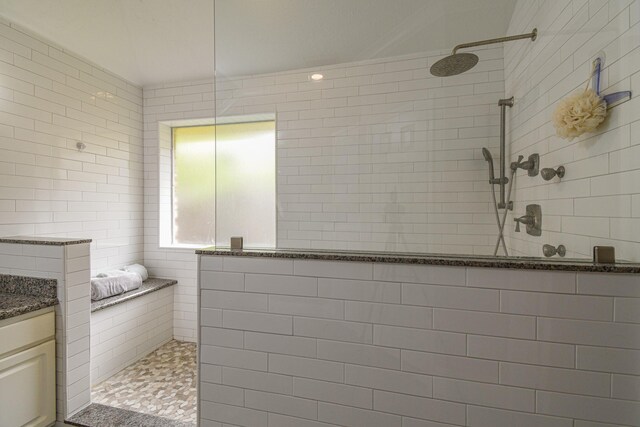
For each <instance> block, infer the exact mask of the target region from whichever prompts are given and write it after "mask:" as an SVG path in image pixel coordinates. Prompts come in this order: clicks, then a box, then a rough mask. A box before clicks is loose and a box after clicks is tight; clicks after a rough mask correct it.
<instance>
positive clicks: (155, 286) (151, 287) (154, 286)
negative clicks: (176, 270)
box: [91, 278, 178, 313]
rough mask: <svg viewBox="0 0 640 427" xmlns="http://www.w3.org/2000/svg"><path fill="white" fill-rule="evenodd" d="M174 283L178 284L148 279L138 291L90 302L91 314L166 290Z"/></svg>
mask: <svg viewBox="0 0 640 427" xmlns="http://www.w3.org/2000/svg"><path fill="white" fill-rule="evenodd" d="M176 283H178V282H177V281H176V280H173V279H160V278H149V279H147V280H145V281H144V282H142V286H140V287H139V288H138V289H134V290H132V291H129V292H125V293H123V294H120V295H114V296H112V297H109V298H105V299H101V300H98V301H91V312H92V313H93V312H95V311H99V310H102V309H105V308H107V307H112V306H114V305H118V304H122V303H123V302H126V301H129V300H132V299H134V298H138V297H141V296H143V295H146V294H150V293H151V292H155V291H159V290H160V289H163V288H166V287H167V286H171V285H175V284H176Z"/></svg>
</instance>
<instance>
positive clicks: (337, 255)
mask: <svg viewBox="0 0 640 427" xmlns="http://www.w3.org/2000/svg"><path fill="white" fill-rule="evenodd" d="M196 254H199V255H211V256H233V257H260V258H288V259H307V260H323V261H351V262H375V263H392V264H423V265H442V266H451V267H487V268H515V269H526V270H553V271H586V272H601V273H628V274H629V273H630V274H638V273H640V264H632V263H622V262H620V263H616V264H595V263H593V262H590V261H586V260H578V259H559V258H554V259H546V258H534V257H526V258H525V257H508V258H507V257H489V256H453V255H444V254H443V255H433V254H411V253H398V254H387V253H380V252H335V251H294V250H280V249H278V250H268V249H265V250H241V251H238V250H231V249H228V248H215V247H211V248H204V249H198V250H196Z"/></svg>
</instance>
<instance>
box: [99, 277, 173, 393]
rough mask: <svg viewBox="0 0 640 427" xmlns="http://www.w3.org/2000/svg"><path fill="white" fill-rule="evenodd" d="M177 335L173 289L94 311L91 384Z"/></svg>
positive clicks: (105, 377)
mask: <svg viewBox="0 0 640 427" xmlns="http://www.w3.org/2000/svg"><path fill="white" fill-rule="evenodd" d="M172 338H173V289H172V288H171V287H169V288H165V289H161V290H159V291H158V292H153V293H150V294H147V295H144V296H142V297H140V298H136V299H135V300H132V301H127V302H125V303H122V304H119V305H116V306H113V307H107V308H105V309H103V310H100V311H96V312H94V313H91V384H92V385H95V384H98V383H99V382H101V381H104V380H106V379H107V378H109V377H111V376H112V375H114V374H115V373H117V372H119V371H121V370H122V369H124V368H126V367H127V366H129V365H131V364H132V363H133V362H135V361H136V360H138V359H141V358H143V357H145V356H147V355H148V354H149V353H150V352H152V351H153V350H155V349H156V348H158V347H160V346H161V345H162V344H165V343H167V342H169V341H170V340H171V339H172Z"/></svg>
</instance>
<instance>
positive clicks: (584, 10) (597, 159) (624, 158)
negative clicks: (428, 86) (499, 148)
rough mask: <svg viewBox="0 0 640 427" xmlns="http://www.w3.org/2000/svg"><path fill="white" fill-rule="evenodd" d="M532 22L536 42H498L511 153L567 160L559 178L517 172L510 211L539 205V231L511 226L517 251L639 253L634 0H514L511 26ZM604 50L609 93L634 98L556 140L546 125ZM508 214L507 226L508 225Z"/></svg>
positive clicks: (516, 29)
mask: <svg viewBox="0 0 640 427" xmlns="http://www.w3.org/2000/svg"><path fill="white" fill-rule="evenodd" d="M533 27H537V28H538V39H537V40H536V41H535V42H534V43H523V42H518V43H510V44H507V45H505V48H504V63H505V87H506V94H507V96H511V95H513V96H515V105H514V107H513V108H512V109H511V111H510V114H509V137H508V141H510V151H511V155H510V157H511V158H515V157H516V156H517V155H519V154H522V155H524V156H525V157H526V156H528V155H529V154H531V153H533V152H538V153H540V156H541V159H540V162H541V167H553V168H556V167H558V166H560V165H564V166H565V167H566V170H567V173H566V176H565V177H564V178H563V179H562V181H560V182H559V181H558V179H557V178H555V179H553V180H552V181H550V182H546V181H543V180H542V178H541V177H540V176H538V177H535V178H529V177H527V176H526V175H525V174H524V173H519V174H518V176H517V177H516V179H517V180H516V183H515V187H514V191H515V197H514V200H515V210H514V215H517V216H520V215H522V214H523V213H524V210H525V205H526V204H528V203H538V204H540V205H541V206H542V212H543V215H544V217H543V218H544V219H543V234H542V237H532V236H529V235H527V234H525V233H523V232H521V233H514V232H513V227H509V226H508V227H507V228H508V229H509V233H508V234H509V239H508V242H510V243H509V244H510V246H512V250H513V253H514V254H516V255H535V256H541V255H542V244H543V243H551V244H553V245H555V246H557V245H559V244H564V245H565V246H566V247H567V251H568V255H567V256H570V257H590V256H591V247H592V246H594V245H610V246H615V247H616V255H617V256H618V258H621V259H627V260H633V261H639V260H640V239H639V238H638V237H639V236H638V235H637V233H635V231H634V230H635V229H637V225H638V222H637V217H638V215H639V212H640V211H639V210H638V209H635V210H634V209H633V207H637V203H636V204H635V205H634V204H633V203H634V201H637V200H638V192H639V191H640V187H638V186H637V183H638V182H639V181H638V176H637V175H638V168H640V166H639V165H638V162H636V161H635V159H637V153H638V143H639V142H640V139H639V138H638V130H640V127H638V125H639V124H640V122H639V121H638V120H640V115H639V114H640V102H638V98H637V96H636V94H637V93H638V91H639V90H640V44H638V34H639V31H640V25H639V22H638V2H637V1H634V0H611V1H604V0H602V1H587V0H558V1H551V0H548V1H545V0H535V1H528V0H520V1H518V2H517V4H516V8H515V11H514V14H513V17H512V20H511V25H510V26H509V31H508V33H510V34H511V33H513V34H515V33H522V32H529V31H530V30H531V29H532V28H533ZM600 52H601V53H603V54H604V56H605V64H604V67H605V68H604V72H603V75H602V88H603V92H604V93H605V94H607V93H612V92H616V91H619V90H632V91H633V92H634V98H633V99H632V100H631V101H630V102H627V103H625V104H622V105H620V106H617V107H615V108H613V109H612V110H611V111H610V112H609V119H608V120H607V122H605V123H604V124H603V125H602V126H601V127H600V128H599V129H598V131H597V132H596V133H595V134H587V135H584V136H581V137H579V138H576V139H574V140H573V141H567V140H563V139H560V138H558V137H557V136H556V135H555V129H554V128H553V125H552V124H551V117H552V113H553V111H554V109H555V107H556V105H557V103H558V102H559V101H560V99H562V98H564V97H565V96H567V95H569V94H570V93H572V92H573V91H575V90H578V89H580V88H583V87H584V85H585V82H586V80H587V78H588V76H589V73H590V70H591V61H592V60H593V59H594V58H595V57H596V56H597V55H598V54H599V53H600ZM511 223H512V222H511V220H510V219H508V220H507V224H511Z"/></svg>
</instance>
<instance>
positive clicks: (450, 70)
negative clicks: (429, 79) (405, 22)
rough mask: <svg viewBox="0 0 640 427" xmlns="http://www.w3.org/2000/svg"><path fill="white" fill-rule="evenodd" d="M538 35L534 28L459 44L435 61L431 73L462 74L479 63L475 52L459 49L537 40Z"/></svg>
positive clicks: (444, 75) (446, 75)
mask: <svg viewBox="0 0 640 427" xmlns="http://www.w3.org/2000/svg"><path fill="white" fill-rule="evenodd" d="M536 37H538V30H537V29H536V28H534V29H533V31H532V32H530V33H528V34H519V35H517V36H507V37H499V38H497V39H489V40H481V41H477V42H471V43H464V44H459V45H458V46H456V47H454V48H453V52H451V55H449V56H446V57H444V58H442V59H441V60H439V61H437V62H435V63H434V64H433V65H432V66H431V74H433V75H434V76H436V77H449V76H455V75H458V74H462V73H464V72H465V71H469V70H470V69H472V68H473V67H474V66H475V65H476V64H477V63H478V56H477V55H474V54H473V53H457V51H458V50H459V49H465V48H469V47H476V46H484V45H487V44H494V43H502V42H510V41H513V40H521V39H531V41H535V39H536Z"/></svg>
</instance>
